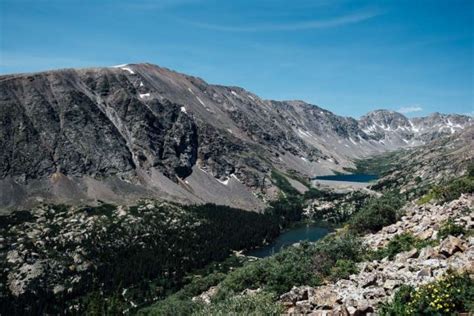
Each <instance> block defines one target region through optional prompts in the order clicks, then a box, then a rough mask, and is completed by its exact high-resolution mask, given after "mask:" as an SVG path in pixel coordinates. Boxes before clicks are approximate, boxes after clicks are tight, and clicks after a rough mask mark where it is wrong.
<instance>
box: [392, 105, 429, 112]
mask: <svg viewBox="0 0 474 316" xmlns="http://www.w3.org/2000/svg"><path fill="white" fill-rule="evenodd" d="M420 111H423V108H422V107H421V106H419V105H412V106H403V107H401V108H399V109H398V110H397V112H400V113H403V114H406V113H413V112H420Z"/></svg>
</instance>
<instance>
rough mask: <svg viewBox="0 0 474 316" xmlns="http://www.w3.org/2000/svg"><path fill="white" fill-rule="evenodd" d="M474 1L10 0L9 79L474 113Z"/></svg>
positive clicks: (5, 47) (3, 64) (2, 8)
mask: <svg viewBox="0 0 474 316" xmlns="http://www.w3.org/2000/svg"><path fill="white" fill-rule="evenodd" d="M473 15H474V1H471V0H467V1H456V0H450V1H436V0H424V1H416V0H411V1H404V0H397V1H364V0H360V1H344V0H313V1H309V0H308V1H303V0H301V1H298V0H293V1H290V0H288V1H282V0H265V1H257V0H242V1H222V0H161V1H151V0H130V1H125V0H103V1H100V0H82V1H80V0H0V45H1V46H0V73H2V74H6V73H15V72H30V71H40V70H47V69H54V68H65V67H88V66H110V65H115V64H123V63H134V62H151V63H154V64H158V65H160V66H164V67H168V68H171V69H175V70H177V71H181V72H185V73H188V74H192V75H196V76H199V77H201V78H203V79H204V80H206V81H208V82H210V83H218V84H225V85H236V86H241V87H243V88H246V89H247V90H250V91H252V92H255V93H256V94H258V95H259V96H261V97H263V98H268V99H277V100H281V99H301V100H305V101H307V102H310V103H313V104H317V105H320V106H322V107H324V108H327V109H329V110H331V111H333V112H335V113H337V114H341V115H347V116H354V117H358V116H360V115H362V114H364V113H366V112H368V111H370V110H373V109H377V108H387V109H392V110H402V111H403V112H405V113H406V114H407V115H409V116H418V115H426V114H428V113H431V112H435V111H439V112H445V113H462V114H466V113H471V115H472V113H473V111H474V95H473V94H474V92H473V91H474V84H473V81H474V79H473V76H474V74H473V71H474V70H473V69H474V52H473V42H474V40H473V37H474V35H473V33H474V25H473V23H474V21H473V20H474V17H473Z"/></svg>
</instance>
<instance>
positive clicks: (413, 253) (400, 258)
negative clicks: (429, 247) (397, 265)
mask: <svg viewBox="0 0 474 316" xmlns="http://www.w3.org/2000/svg"><path fill="white" fill-rule="evenodd" d="M417 255H418V250H417V249H416V248H413V249H412V250H408V251H405V252H401V253H399V254H397V255H396V256H395V261H396V262H405V261H407V260H408V259H411V258H416V257H417Z"/></svg>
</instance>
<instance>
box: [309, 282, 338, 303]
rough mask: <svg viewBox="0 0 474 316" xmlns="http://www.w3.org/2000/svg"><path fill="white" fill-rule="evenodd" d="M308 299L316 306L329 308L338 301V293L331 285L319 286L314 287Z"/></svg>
mask: <svg viewBox="0 0 474 316" xmlns="http://www.w3.org/2000/svg"><path fill="white" fill-rule="evenodd" d="M309 301H310V302H311V304H313V305H314V306H317V307H318V308H330V307H333V306H334V305H337V303H338V302H340V299H339V295H338V293H336V292H335V291H334V289H333V288H332V287H331V286H320V287H318V288H316V289H315V292H314V293H313V295H312V296H311V297H310V298H309Z"/></svg>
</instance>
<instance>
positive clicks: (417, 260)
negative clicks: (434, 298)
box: [280, 194, 474, 315]
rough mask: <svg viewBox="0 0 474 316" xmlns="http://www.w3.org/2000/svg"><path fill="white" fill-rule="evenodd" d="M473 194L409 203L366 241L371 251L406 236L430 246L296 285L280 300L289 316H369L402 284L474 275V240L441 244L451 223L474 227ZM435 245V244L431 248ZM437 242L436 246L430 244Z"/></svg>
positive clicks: (446, 240) (456, 239) (447, 239)
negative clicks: (335, 277)
mask: <svg viewBox="0 0 474 316" xmlns="http://www.w3.org/2000/svg"><path fill="white" fill-rule="evenodd" d="M473 208H474V196H473V195H472V194H470V195H463V196H461V197H460V198H459V199H456V200H454V201H451V202H449V203H445V204H444V205H435V204H427V205H422V206H418V205H416V204H415V203H411V204H409V205H407V206H406V207H405V208H404V210H405V216H403V217H402V218H401V220H400V221H398V222H396V223H395V224H393V225H390V226H387V227H385V228H383V229H382V230H381V231H379V232H377V233H375V234H370V235H367V236H365V237H364V242H365V245H366V247H367V249H372V250H377V249H381V248H383V247H384V246H386V245H387V244H388V242H389V241H390V240H393V239H394V238H395V237H396V236H400V235H402V234H412V235H413V236H415V238H418V239H419V240H421V241H423V242H424V243H425V244H426V246H425V247H423V248H421V249H416V248H412V249H410V250H408V251H406V252H401V253H399V254H397V255H396V256H395V257H394V258H389V257H385V258H383V259H381V260H374V261H366V262H361V263H358V271H359V272H358V273H357V274H353V275H351V276H350V277H349V278H348V279H342V280H339V281H337V282H336V283H333V284H328V285H324V286H320V287H316V288H313V287H309V286H302V287H295V288H293V289H292V290H291V291H290V292H288V293H285V294H283V295H282V296H281V298H280V301H281V302H282V304H283V305H285V306H287V311H286V312H287V313H288V314H291V315H301V314H310V313H311V315H328V314H329V313H330V312H335V313H337V312H338V313H341V315H366V314H367V313H373V312H375V311H377V308H378V306H379V304H380V303H381V302H384V301H387V300H390V299H391V298H393V295H394V294H395V292H396V290H397V289H398V288H400V286H402V285H411V286H414V287H419V286H421V285H424V284H427V283H430V282H433V281H435V280H436V279H437V278H439V277H440V276H443V275H444V274H446V272H447V271H448V270H453V271H458V272H469V273H473V272H474V266H473V263H474V238H473V237H472V236H460V237H455V236H451V235H449V236H447V237H444V238H442V240H438V235H439V232H440V228H441V225H442V224H443V223H446V222H447V221H448V220H451V221H452V222H453V223H454V224H455V225H458V226H460V227H462V228H463V229H465V230H466V231H468V230H469V229H471V230H472V229H473V228H474V216H473V215H474V214H473V212H472V210H473ZM430 244H431V245H430ZM432 244H437V245H432Z"/></svg>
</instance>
